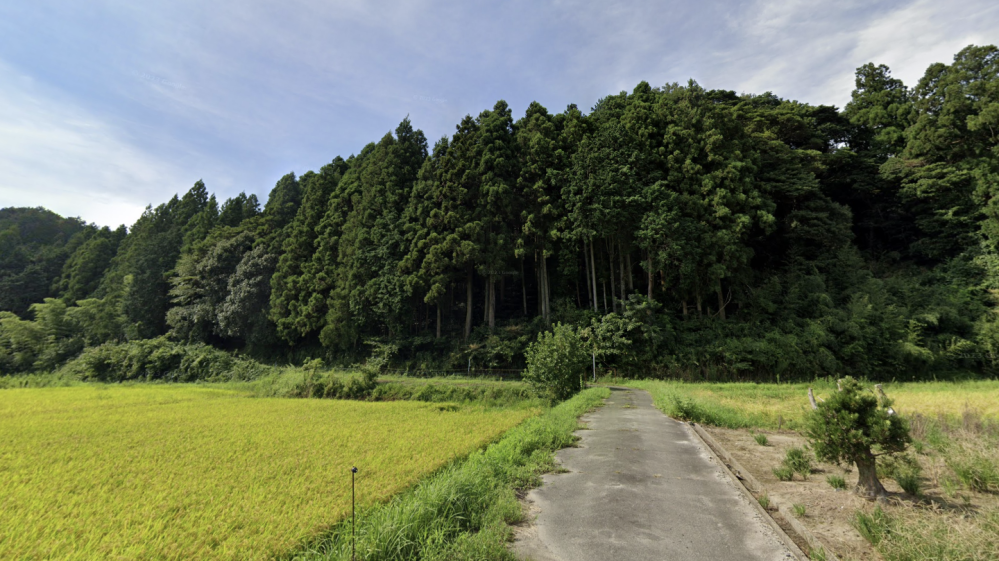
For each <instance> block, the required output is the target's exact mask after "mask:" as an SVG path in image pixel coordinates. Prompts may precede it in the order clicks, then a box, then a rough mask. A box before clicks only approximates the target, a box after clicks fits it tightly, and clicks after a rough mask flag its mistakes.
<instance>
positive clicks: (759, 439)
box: [753, 432, 770, 446]
mask: <svg viewBox="0 0 999 561" xmlns="http://www.w3.org/2000/svg"><path fill="white" fill-rule="evenodd" d="M753 440H755V441H756V443H757V444H759V445H760V446H767V445H768V444H770V440H769V439H768V438H767V435H765V434H763V433H759V432H758V433H756V434H754V435H753Z"/></svg>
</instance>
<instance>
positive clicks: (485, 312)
mask: <svg viewBox="0 0 999 561" xmlns="http://www.w3.org/2000/svg"><path fill="white" fill-rule="evenodd" d="M484 281H485V282H483V283H482V323H485V324H488V323H489V284H490V279H489V277H486V278H485V279H484Z"/></svg>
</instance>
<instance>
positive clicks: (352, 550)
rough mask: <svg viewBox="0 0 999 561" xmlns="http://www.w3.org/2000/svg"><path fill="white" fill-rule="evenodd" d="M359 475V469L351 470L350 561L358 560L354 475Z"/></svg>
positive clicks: (353, 468)
mask: <svg viewBox="0 0 999 561" xmlns="http://www.w3.org/2000/svg"><path fill="white" fill-rule="evenodd" d="M355 473H357V468H356V467H352V468H350V561H356V559H357V545H356V543H357V542H356V537H355V534H354V524H355V523H356V518H355V515H354V474H355Z"/></svg>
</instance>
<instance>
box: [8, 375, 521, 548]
mask: <svg viewBox="0 0 999 561" xmlns="http://www.w3.org/2000/svg"><path fill="white" fill-rule="evenodd" d="M530 414H531V411H530V410H527V409H516V410H509V409H486V408H483V407H479V406H470V407H456V406H453V405H448V406H445V405H441V404H431V403H419V402H395V403H364V402H354V401H331V400H318V399H311V400H310V399H269V398H258V399H251V398H248V397H246V396H245V394H240V393H238V392H234V391H229V390H219V389H211V388H203V387H192V386H189V385H183V386H182V385H166V384H161V385H153V386H150V385H132V386H128V385H125V386H119V385H110V386H101V385H96V386H83V387H69V388H45V389H10V390H5V391H3V392H0V419H3V422H2V423H0V474H2V477H0V559H35V558H38V559H40V558H45V559H95V558H102V559H116V558H128V559H205V558H211V559H265V558H270V557H273V556H274V555H280V554H282V552H287V551H290V550H292V549H294V548H295V547H296V546H297V545H298V544H301V543H303V542H307V541H310V540H315V539H316V538H317V536H319V535H322V534H323V533H324V532H325V531H326V529H328V528H330V527H332V526H335V525H336V524H337V523H338V522H340V521H341V520H343V519H344V517H345V516H346V515H347V514H348V512H349V508H350V492H349V490H350V477H349V472H348V468H349V467H350V466H351V465H357V466H358V467H359V468H360V472H359V473H358V477H357V490H358V501H359V504H360V505H361V506H362V507H364V508H370V507H371V506H372V505H375V504H378V503H382V502H384V501H388V500H389V499H390V498H391V497H392V496H393V495H395V494H397V493H399V492H400V491H403V490H405V489H407V488H409V487H411V486H412V485H413V484H415V483H416V482H418V481H419V480H420V479H422V478H424V477H426V476H428V475H429V474H431V473H434V472H436V471H438V470H440V469H441V468H442V467H444V466H446V465H448V464H449V463H451V462H453V461H454V459H455V458H459V457H463V456H465V455H467V454H469V453H470V452H472V451H474V450H476V449H480V448H481V447H482V446H484V445H485V444H487V443H488V442H490V441H493V440H495V439H496V438H497V437H499V436H500V435H501V434H503V433H504V432H506V431H507V430H509V429H510V428H511V427H514V426H516V425H517V424H518V423H520V422H521V421H522V420H523V419H524V418H525V417H528V416H529V415H530ZM532 426H533V425H532ZM473 457H474V455H473ZM471 483H475V482H471ZM471 483H470V484H471ZM475 484H476V485H478V483H475ZM435 516H436V515H435Z"/></svg>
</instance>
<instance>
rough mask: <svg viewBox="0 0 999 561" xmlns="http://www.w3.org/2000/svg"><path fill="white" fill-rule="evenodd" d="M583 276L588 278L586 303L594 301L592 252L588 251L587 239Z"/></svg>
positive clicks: (584, 241) (584, 247)
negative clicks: (591, 267) (591, 278)
mask: <svg viewBox="0 0 999 561" xmlns="http://www.w3.org/2000/svg"><path fill="white" fill-rule="evenodd" d="M583 277H584V278H585V280H586V305H587V306H589V305H590V302H593V301H594V294H593V292H592V289H591V288H590V254H589V253H587V252H586V240H583Z"/></svg>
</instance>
